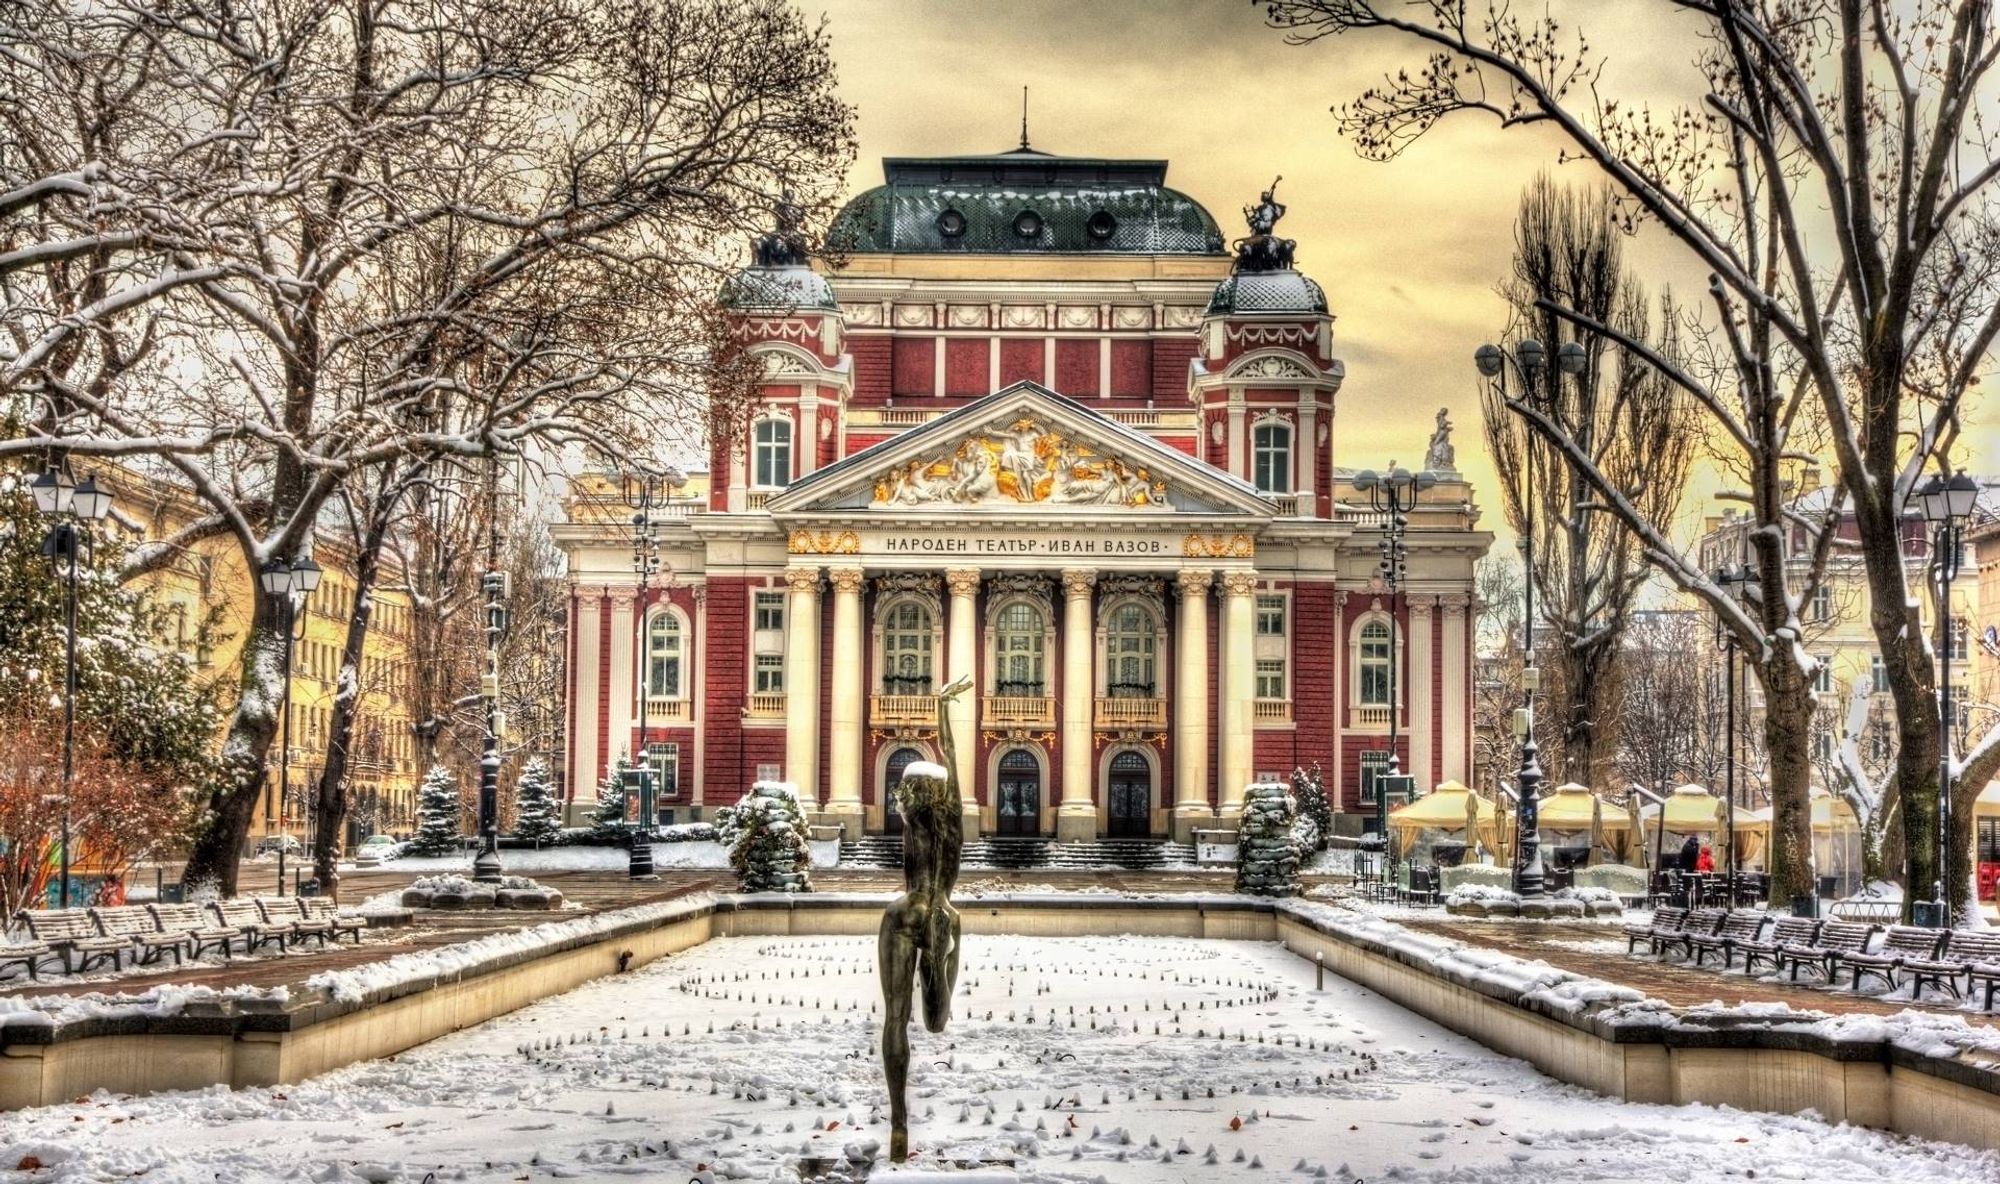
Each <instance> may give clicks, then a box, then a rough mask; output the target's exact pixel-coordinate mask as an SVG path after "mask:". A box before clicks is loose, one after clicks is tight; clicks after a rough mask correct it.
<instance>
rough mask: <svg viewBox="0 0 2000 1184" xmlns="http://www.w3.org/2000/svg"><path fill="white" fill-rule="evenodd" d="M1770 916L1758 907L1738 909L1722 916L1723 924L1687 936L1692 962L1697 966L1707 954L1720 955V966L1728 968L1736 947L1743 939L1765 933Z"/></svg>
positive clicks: (1747, 940)
mask: <svg viewBox="0 0 2000 1184" xmlns="http://www.w3.org/2000/svg"><path fill="white" fill-rule="evenodd" d="M1769 920H1770V917H1769V915H1768V914H1766V913H1765V912H1764V911H1763V910H1761V909H1737V910H1735V911H1734V912H1732V913H1730V914H1729V915H1728V916H1726V917H1724V918H1723V919H1722V928H1720V929H1718V930H1716V931H1715V932H1714V933H1704V934H1698V935H1696V936H1694V937H1691V938H1689V939H1688V942H1689V944H1690V945H1691V946H1693V947H1694V964H1695V965H1696V966H1700V965H1701V964H1703V963H1704V962H1706V961H1708V956H1709V955H1710V954H1715V955H1718V956H1719V957H1721V959H1722V968H1723V969H1724V970H1728V969H1730V968H1731V967H1733V966H1735V965H1736V950H1737V947H1739V946H1741V945H1743V944H1745V943H1746V942H1754V941H1756V940H1757V939H1758V938H1760V937H1762V936H1763V935H1764V925H1765V923H1766V922H1767V921H1769Z"/></svg>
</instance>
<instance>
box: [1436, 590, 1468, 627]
mask: <svg viewBox="0 0 2000 1184" xmlns="http://www.w3.org/2000/svg"><path fill="white" fill-rule="evenodd" d="M1438 602H1439V603H1440V604H1442V605H1444V615H1445V618H1446V619H1447V620H1453V619H1456V618H1458V617H1462V616H1464V615H1465V610H1466V609H1468V608H1470V607H1471V606H1472V597H1470V596H1468V595H1467V594H1465V593H1463V592H1447V593H1446V594H1445V595H1443V596H1440V597H1438Z"/></svg>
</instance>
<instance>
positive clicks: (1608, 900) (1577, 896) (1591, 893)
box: [1556, 888, 1624, 904]
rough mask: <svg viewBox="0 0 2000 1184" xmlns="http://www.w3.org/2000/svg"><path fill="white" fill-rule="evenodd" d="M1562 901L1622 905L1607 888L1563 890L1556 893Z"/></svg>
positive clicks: (1616, 895) (1615, 895) (1614, 893)
mask: <svg viewBox="0 0 2000 1184" xmlns="http://www.w3.org/2000/svg"><path fill="white" fill-rule="evenodd" d="M1556 896H1557V898H1559V899H1562V900H1580V901H1582V902H1583V903H1584V904H1623V903H1624V902H1623V901H1621V900H1619V899H1618V894H1617V893H1616V892H1613V891H1612V890H1611V889H1609V888H1563V889H1559V890H1558V891H1557V892H1556Z"/></svg>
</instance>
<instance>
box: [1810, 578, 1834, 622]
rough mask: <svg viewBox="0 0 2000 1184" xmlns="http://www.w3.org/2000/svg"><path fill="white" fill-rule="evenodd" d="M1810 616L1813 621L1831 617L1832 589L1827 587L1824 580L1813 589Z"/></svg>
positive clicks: (1827, 619)
mask: <svg viewBox="0 0 2000 1184" xmlns="http://www.w3.org/2000/svg"><path fill="white" fill-rule="evenodd" d="M1810 617H1811V619H1812V620H1815V621H1830V620H1832V619H1833V589H1832V588H1829V587H1827V586H1826V583H1825V582H1824V581H1821V583H1820V584H1819V586H1818V587H1816V588H1814V589H1813V594H1812V607H1811V609H1810Z"/></svg>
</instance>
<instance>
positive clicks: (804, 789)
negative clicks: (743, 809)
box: [785, 567, 819, 804]
mask: <svg viewBox="0 0 2000 1184" xmlns="http://www.w3.org/2000/svg"><path fill="white" fill-rule="evenodd" d="M785 583H786V584H787V585H788V586H789V587H790V588H791V598H790V599H789V600H788V601H787V602H786V605H785V780H787V781H789V782H791V783H792V784H793V785H795V786H797V787H798V790H799V797H800V799H801V800H802V801H803V802H811V803H815V804H817V803H818V801H819V629H818V627H817V626H818V623H819V568H817V567H794V568H792V569H790V570H788V571H787V572H785Z"/></svg>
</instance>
